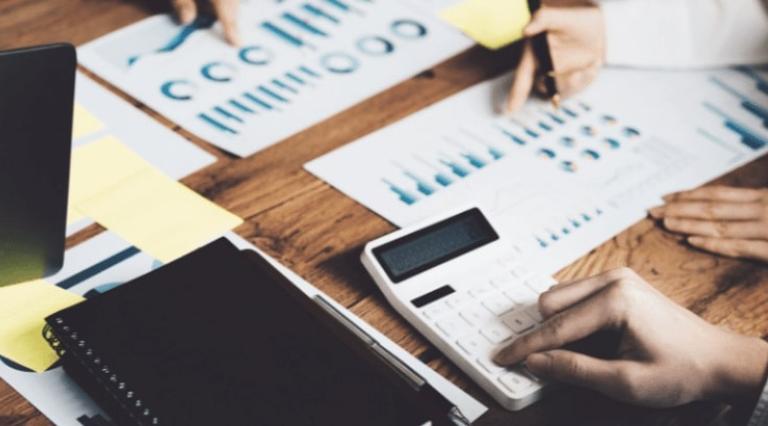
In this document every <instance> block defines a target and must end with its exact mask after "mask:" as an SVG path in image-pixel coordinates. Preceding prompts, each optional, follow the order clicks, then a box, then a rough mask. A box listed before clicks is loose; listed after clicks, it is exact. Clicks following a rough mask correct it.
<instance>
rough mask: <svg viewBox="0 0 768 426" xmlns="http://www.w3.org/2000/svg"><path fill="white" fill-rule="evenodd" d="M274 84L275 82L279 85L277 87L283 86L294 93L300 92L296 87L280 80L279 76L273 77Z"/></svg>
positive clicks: (282, 87)
mask: <svg viewBox="0 0 768 426" xmlns="http://www.w3.org/2000/svg"><path fill="white" fill-rule="evenodd" d="M272 84H274V85H275V86H277V87H279V88H281V89H283V90H287V91H289V92H291V93H293V94H298V93H299V91H298V90H296V89H294V88H293V87H292V86H290V85H288V84H286V83H284V82H283V81H282V80H279V79H277V78H273V79H272Z"/></svg>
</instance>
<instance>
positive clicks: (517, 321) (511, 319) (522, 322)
mask: <svg viewBox="0 0 768 426" xmlns="http://www.w3.org/2000/svg"><path fill="white" fill-rule="evenodd" d="M503 321H504V324H506V325H507V326H508V327H509V328H511V329H512V330H514V331H515V333H517V334H520V333H523V332H525V331H526V330H529V329H531V328H533V326H534V325H536V322H535V321H534V320H533V319H531V317H529V316H528V315H527V314H526V313H525V312H523V311H515V312H511V313H509V314H508V315H506V316H505V317H504V319H503Z"/></svg>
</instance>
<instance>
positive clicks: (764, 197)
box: [649, 186, 768, 262]
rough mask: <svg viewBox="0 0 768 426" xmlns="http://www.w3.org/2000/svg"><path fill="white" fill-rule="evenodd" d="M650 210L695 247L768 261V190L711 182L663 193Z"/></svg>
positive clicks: (716, 252)
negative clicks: (683, 190)
mask: <svg viewBox="0 0 768 426" xmlns="http://www.w3.org/2000/svg"><path fill="white" fill-rule="evenodd" d="M664 200H665V201H666V202H667V203H666V204H665V205H663V206H660V207H656V208H653V209H651V210H650V212H649V213H650V215H651V216H652V217H653V218H655V219H661V220H663V223H664V227H665V228H666V229H668V230H670V231H672V232H675V233H678V234H683V235H686V236H688V238H687V240H688V243H689V244H690V245H692V246H694V247H696V248H699V249H702V250H706V251H709V252H712V253H715V254H720V255H723V256H729V257H742V258H747V259H753V260H759V261H762V262H768V191H767V190H764V189H746V188H731V187H726V186H710V187H704V188H699V189H695V190H693V191H685V192H678V193H675V194H670V195H668V196H666V197H664Z"/></svg>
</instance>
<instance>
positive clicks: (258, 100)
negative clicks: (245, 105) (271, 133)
mask: <svg viewBox="0 0 768 426" xmlns="http://www.w3.org/2000/svg"><path fill="white" fill-rule="evenodd" d="M243 96H244V97H245V98H246V99H248V100H249V101H251V102H253V103H255V104H256V105H259V106H260V107H262V108H264V109H268V110H270V111H271V110H274V109H275V107H273V106H272V104H270V103H268V102H265V101H263V100H261V98H259V97H257V96H255V95H253V94H251V93H248V92H245V93H243Z"/></svg>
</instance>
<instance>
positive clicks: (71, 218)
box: [67, 206, 85, 225]
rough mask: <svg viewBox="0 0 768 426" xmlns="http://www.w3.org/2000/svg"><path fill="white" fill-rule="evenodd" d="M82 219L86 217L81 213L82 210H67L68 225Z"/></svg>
mask: <svg viewBox="0 0 768 426" xmlns="http://www.w3.org/2000/svg"><path fill="white" fill-rule="evenodd" d="M82 219H85V215H84V214H82V213H80V210H78V209H77V208H75V207H72V206H69V208H68V209H67V225H71V224H73V223H75V222H77V221H79V220H82Z"/></svg>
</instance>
